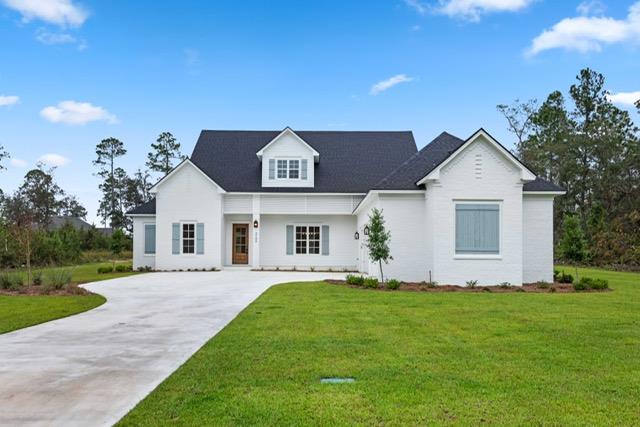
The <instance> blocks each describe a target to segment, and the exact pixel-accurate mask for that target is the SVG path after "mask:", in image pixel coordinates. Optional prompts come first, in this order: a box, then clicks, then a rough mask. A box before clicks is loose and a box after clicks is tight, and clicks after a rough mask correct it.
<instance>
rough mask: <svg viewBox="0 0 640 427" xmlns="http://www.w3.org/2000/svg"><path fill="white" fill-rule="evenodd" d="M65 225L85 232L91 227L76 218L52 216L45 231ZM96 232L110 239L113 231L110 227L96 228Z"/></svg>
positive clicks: (58, 228)
mask: <svg viewBox="0 0 640 427" xmlns="http://www.w3.org/2000/svg"><path fill="white" fill-rule="evenodd" d="M66 225H70V226H72V227H73V228H75V229H76V230H82V231H87V230H89V229H90V228H92V227H93V225H91V224H89V223H88V222H87V221H85V220H84V219H82V218H78V217H75V216H65V215H61V216H54V217H52V218H51V220H50V221H49V225H48V226H47V230H49V231H55V230H60V229H61V228H62V227H64V226H66ZM96 230H97V231H98V232H99V233H102V234H104V235H105V236H107V237H110V236H111V234H113V229H112V228H110V227H97V228H96Z"/></svg>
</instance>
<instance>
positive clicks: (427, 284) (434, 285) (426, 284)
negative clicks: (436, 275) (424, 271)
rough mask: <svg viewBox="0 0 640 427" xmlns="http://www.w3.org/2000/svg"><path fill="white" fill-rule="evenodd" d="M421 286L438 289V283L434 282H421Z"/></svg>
mask: <svg viewBox="0 0 640 427" xmlns="http://www.w3.org/2000/svg"><path fill="white" fill-rule="evenodd" d="M420 286H425V287H427V288H436V287H438V282H434V281H429V282H426V281H422V282H420Z"/></svg>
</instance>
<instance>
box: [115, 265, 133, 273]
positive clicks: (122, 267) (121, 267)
mask: <svg viewBox="0 0 640 427" xmlns="http://www.w3.org/2000/svg"><path fill="white" fill-rule="evenodd" d="M132 270H133V267H132V266H131V264H116V271H117V272H118V273H124V272H126V271H132Z"/></svg>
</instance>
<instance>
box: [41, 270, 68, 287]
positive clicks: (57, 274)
mask: <svg viewBox="0 0 640 427" xmlns="http://www.w3.org/2000/svg"><path fill="white" fill-rule="evenodd" d="M71 278H72V275H71V270H68V269H64V268H60V269H54V270H50V271H48V272H47V274H46V275H45V277H44V288H45V289H46V290H47V291H51V290H60V289H64V288H66V287H67V286H69V284H71Z"/></svg>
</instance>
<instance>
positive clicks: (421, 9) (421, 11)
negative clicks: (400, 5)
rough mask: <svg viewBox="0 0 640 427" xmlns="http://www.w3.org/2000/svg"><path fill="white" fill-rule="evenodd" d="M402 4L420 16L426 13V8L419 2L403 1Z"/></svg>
mask: <svg viewBox="0 0 640 427" xmlns="http://www.w3.org/2000/svg"><path fill="white" fill-rule="evenodd" d="M404 3H405V4H406V5H407V6H409V7H410V8H411V9H413V10H415V11H416V12H418V13H419V14H420V15H425V14H426V13H427V11H428V9H427V6H426V5H424V4H422V3H421V2H420V1H419V0H404Z"/></svg>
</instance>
